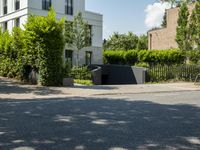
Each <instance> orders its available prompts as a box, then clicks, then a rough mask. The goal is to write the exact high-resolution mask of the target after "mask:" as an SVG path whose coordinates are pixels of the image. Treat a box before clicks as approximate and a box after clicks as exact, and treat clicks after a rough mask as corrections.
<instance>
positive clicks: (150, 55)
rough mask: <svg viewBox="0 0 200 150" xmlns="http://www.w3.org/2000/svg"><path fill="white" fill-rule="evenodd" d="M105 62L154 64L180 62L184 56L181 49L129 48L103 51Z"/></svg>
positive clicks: (183, 59) (182, 61)
mask: <svg viewBox="0 0 200 150" xmlns="http://www.w3.org/2000/svg"><path fill="white" fill-rule="evenodd" d="M104 61H105V63H106V64H129V65H134V64H135V63H148V64H149V65H155V64H182V63H184V61H185V56H184V55H183V54H182V53H181V51H179V50H176V49H171V50H140V51H137V50H129V51H110V50H108V51H104Z"/></svg>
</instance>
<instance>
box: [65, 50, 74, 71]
mask: <svg viewBox="0 0 200 150" xmlns="http://www.w3.org/2000/svg"><path fill="white" fill-rule="evenodd" d="M65 60H66V63H68V64H69V65H70V67H72V62H73V51H72V50H65Z"/></svg>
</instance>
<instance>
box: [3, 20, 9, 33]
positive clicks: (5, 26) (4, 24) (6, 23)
mask: <svg viewBox="0 0 200 150" xmlns="http://www.w3.org/2000/svg"><path fill="white" fill-rule="evenodd" d="M2 29H3V32H5V31H6V30H7V29H8V22H4V23H3V28H2Z"/></svg>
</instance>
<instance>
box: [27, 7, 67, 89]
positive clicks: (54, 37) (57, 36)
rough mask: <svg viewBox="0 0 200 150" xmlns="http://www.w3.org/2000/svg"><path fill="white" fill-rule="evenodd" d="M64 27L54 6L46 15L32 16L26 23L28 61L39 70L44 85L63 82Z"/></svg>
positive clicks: (55, 84)
mask: <svg viewBox="0 0 200 150" xmlns="http://www.w3.org/2000/svg"><path fill="white" fill-rule="evenodd" d="M63 28H64V20H60V21H57V19H56V14H55V12H54V10H53V8H51V9H50V11H49V13H48V15H47V16H46V17H42V16H30V17H29V19H28V22H27V24H26V25H25V40H24V41H25V49H26V63H27V64H28V65H30V66H31V67H32V68H33V69H36V70H39V74H40V82H41V84H42V85H45V86H57V85H61V84H62V79H63V76H62V73H63V72H62V65H63V62H62V53H63V48H64V36H63Z"/></svg>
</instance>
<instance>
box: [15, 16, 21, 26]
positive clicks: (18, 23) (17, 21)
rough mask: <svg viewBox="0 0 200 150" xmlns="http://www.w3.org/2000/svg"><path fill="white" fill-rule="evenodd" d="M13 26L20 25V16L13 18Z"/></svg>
mask: <svg viewBox="0 0 200 150" xmlns="http://www.w3.org/2000/svg"><path fill="white" fill-rule="evenodd" d="M15 26H16V27H19V26H20V18H16V19H15Z"/></svg>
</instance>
